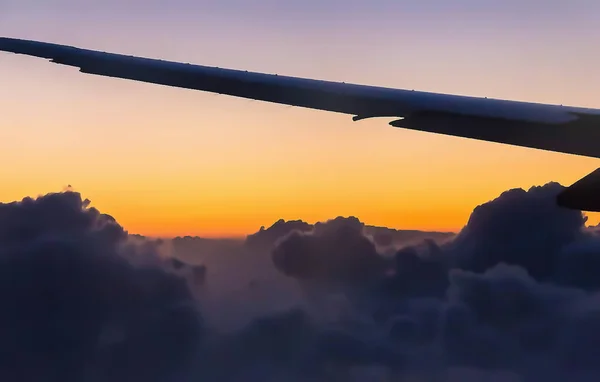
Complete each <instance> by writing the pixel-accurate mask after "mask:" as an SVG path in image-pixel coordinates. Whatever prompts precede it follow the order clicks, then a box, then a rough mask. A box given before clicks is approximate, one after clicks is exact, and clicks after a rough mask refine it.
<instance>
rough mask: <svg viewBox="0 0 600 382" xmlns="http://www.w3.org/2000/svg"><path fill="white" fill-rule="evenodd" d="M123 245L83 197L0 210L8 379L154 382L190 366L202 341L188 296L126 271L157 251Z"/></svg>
mask: <svg viewBox="0 0 600 382" xmlns="http://www.w3.org/2000/svg"><path fill="white" fill-rule="evenodd" d="M127 239H128V235H127V233H126V232H125V231H124V230H123V228H122V227H121V226H119V225H118V224H117V223H116V222H115V220H114V219H113V218H112V217H110V216H108V215H103V214H100V213H99V212H98V211H97V210H96V209H94V208H90V207H89V202H88V201H84V200H82V199H81V196H80V195H79V194H78V193H74V192H65V193H60V194H49V195H46V196H43V197H39V198H37V199H31V198H26V199H23V200H22V201H20V202H15V203H10V204H2V205H0V306H2V315H0V333H1V334H0V337H1V338H2V341H1V342H0V348H1V351H2V354H3V357H1V359H0V376H1V379H2V380H6V381H15V380H57V381H58V380H61V381H82V380H89V381H95V380H101V379H102V380H103V379H111V380H116V381H125V380H135V379H143V380H148V381H152V380H166V378H167V377H170V376H172V375H173V374H174V373H175V374H176V373H179V372H180V371H181V370H183V369H184V368H185V367H186V362H187V361H189V358H190V356H191V355H192V354H194V351H195V347H197V346H198V344H199V341H200V339H201V334H202V322H201V320H200V317H199V316H198V315H197V314H196V309H195V302H194V300H193V298H192V295H191V294H190V292H189V290H188V288H187V285H186V283H185V280H183V279H180V278H178V277H176V276H174V275H172V274H170V273H169V272H168V271H167V270H165V269H163V268H161V267H157V266H155V265H154V264H153V263H152V262H147V264H148V265H146V266H144V265H143V264H138V265H133V264H132V263H131V262H129V260H128V259H133V258H134V257H136V256H137V255H140V257H142V258H144V259H145V261H148V260H150V258H149V256H150V254H149V253H148V250H150V249H151V246H150V247H145V248H143V249H140V247H139V246H137V245H130V243H128V241H127ZM154 255H155V256H156V258H155V259H158V254H156V253H155V254H154ZM157 263H158V262H157Z"/></svg>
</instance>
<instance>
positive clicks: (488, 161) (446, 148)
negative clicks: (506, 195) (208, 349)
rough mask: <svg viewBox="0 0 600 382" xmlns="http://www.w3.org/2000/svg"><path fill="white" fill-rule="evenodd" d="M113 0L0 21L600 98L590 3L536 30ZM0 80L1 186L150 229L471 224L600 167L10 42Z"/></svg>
mask: <svg viewBox="0 0 600 382" xmlns="http://www.w3.org/2000/svg"><path fill="white" fill-rule="evenodd" d="M177 1H179V2H182V1H183V0H177ZM381 1H383V0H381ZM38 3H39V2H38ZM67 3H69V1H67V0H65V1H61V2H60V4H63V6H65V7H66V6H67V5H68V4H67ZM71 3H73V4H75V2H74V1H73V2H71ZM384 3H385V4H388V3H387V2H384ZM509 3H510V4H513V2H511V1H509V2H507V4H509ZM23 4H25V5H23ZM39 4H41V3H39ZM65 4H67V5H65ZM115 4H116V3H115V2H113V1H108V2H107V3H106V4H105V5H103V7H104V8H102V9H99V10H95V11H94V12H92V11H90V12H89V13H86V12H87V11H86V10H83V9H78V10H77V12H75V11H73V12H66V11H65V12H60V9H59V10H55V12H54V13H43V14H42V12H39V9H40V8H39V6H38V8H35V7H36V4H35V1H33V0H28V1H24V2H22V3H20V2H14V3H13V4H11V7H9V9H8V12H7V13H6V15H2V17H3V18H4V19H0V21H1V22H2V25H3V26H2V28H0V35H6V36H14V37H21V38H33V39H40V40H46V41H53V42H58V43H66V44H74V45H80V46H84V47H88V48H92V49H95V48H97V49H104V50H110V51H115V52H121V53H130V54H139V55H145V56H150V57H158V58H165V59H171V60H180V61H187V62H193V63H199V64H207V65H216V66H222V67H232V68H239V69H248V70H258V71H265V72H271V73H272V72H277V73H281V74H288V75H295V76H304V77H313V78H321V79H329V80H343V81H347V82H356V83H364V84H372V85H383V86H391V87H400V88H414V89H418V90H427V91H437V92H447V93H457V94H469V95H476V96H489V97H496V98H508V99H519V100H528V101H537V102H550V103H564V104H571V105H576V106H591V107H600V103H598V97H597V95H598V93H597V91H598V89H600V76H599V75H598V70H597V68H598V67H600V53H597V52H598V51H597V49H596V50H594V49H592V50H590V49H589V46H595V45H593V44H595V43H596V42H599V41H600V33H599V32H598V29H597V28H596V29H592V24H589V25H588V24H587V23H586V22H585V21H586V20H587V19H586V18H585V15H586V14H588V13H589V12H590V11H591V10H590V9H581V11H580V12H581V13H573V14H567V15H566V16H565V13H564V12H563V13H562V14H561V15H562V19H561V20H562V21H561V23H562V24H560V25H559V26H557V25H555V24H552V23H551V21H553V20H555V19H554V18H555V17H556V20H559V17H558V15H551V14H546V13H542V14H541V16H539V17H540V20H541V21H540V22H539V23H538V24H535V28H534V27H533V26H532V24H531V23H530V24H527V23H523V25H520V24H519V25H516V26H515V25H514V23H515V21H514V18H512V19H509V18H506V20H504V21H503V19H501V17H500V16H498V17H497V18H495V19H490V20H492V21H494V23H491V22H488V23H487V24H484V23H481V22H480V21H478V20H480V19H479V18H474V17H472V16H469V15H468V14H467V15H466V16H465V14H462V13H461V14H460V15H462V16H461V17H456V18H455V21H452V20H454V19H452V18H449V17H445V18H444V17H443V15H442V14H441V13H440V15H438V16H435V15H433V16H432V15H431V14H430V15H429V18H426V17H425V16H423V15H421V19H419V18H418V17H417V16H418V15H416V14H415V16H414V17H413V18H410V22H407V23H404V24H395V25H392V26H390V24H389V23H387V22H381V21H377V22H376V21H375V20H376V17H375V16H378V17H385V13H386V12H384V11H385V9H383V8H382V11H381V14H380V15H371V16H369V17H370V18H369V17H367V19H366V20H365V17H363V18H362V19H361V18H360V17H359V16H360V15H354V14H346V15H340V16H339V17H338V16H335V15H330V16H329V17H330V19H329V20H333V22H325V21H324V22H323V23H320V22H319V23H317V22H316V21H310V20H311V13H310V12H308V11H307V12H306V14H298V13H295V14H294V16H290V15H288V17H293V18H294V19H293V20H295V21H296V23H295V24H294V23H292V24H286V25H283V24H284V23H283V22H279V23H276V22H274V21H273V22H272V23H270V22H269V21H268V20H266V19H265V20H262V21H261V22H258V21H257V18H258V16H256V15H252V14H249V15H246V16H244V15H242V14H240V12H238V13H236V12H233V13H227V11H226V10H222V11H219V9H218V7H217V6H216V5H215V9H213V10H212V13H211V17H210V18H207V17H208V16H206V12H202V10H200V9H196V10H193V9H186V10H185V12H183V11H181V12H180V13H178V12H175V11H174V12H172V13H168V14H160V12H159V10H156V13H153V12H151V11H148V12H147V13H144V14H140V15H136V19H135V22H134V21H131V20H130V19H127V18H126V17H122V18H115V17H114V15H113V16H111V12H112V9H111V8H110V7H116V5H115ZM298 4H299V3H298ZM306 4H308V5H306V6H307V7H310V6H314V7H316V5H313V4H312V3H310V2H309V3H306ZM440 4H441V3H440ZM515 4H516V3H515ZM586 4H587V3H586ZM388 5H389V4H388ZM389 6H391V5H389ZM592 6H593V5H591V3H590V5H589V7H592ZM382 7H383V3H382ZM599 8H600V7H599ZM36 9H37V10H38V11H36ZM115 9H116V8H115ZM285 11H286V10H285V7H283V8H278V9H277V12H282V14H285ZM417 11H418V10H414V12H417ZM598 11H600V9H598ZM193 12H196V13H193ZM219 12H221V13H219ZM315 12H317V11H316V10H315ZM190 13H193V14H194V15H195V16H196V18H194V17H192V16H190ZM159 14H160V15H161V16H160V17H159ZM507 14H508V13H507ZM596 14H597V12H596ZM508 15H509V16H510V14H508ZM396 16H397V15H396ZM111 17H112V18H111ZM244 17H246V18H244ZM282 17H283V16H282ZM336 17H337V18H336ZM352 17H354V19H353V18H352ZM434 17H438V18H439V21H440V23H439V24H437V25H438V26H437V27H432V18H434ZM490 17H491V16H490ZM494 17H496V16H494ZM506 17H508V16H506ZM569 17H570V19H569ZM565 18H566V19H567V21H569V20H570V22H571V24H569V23H568V22H567V21H564V20H565ZM23 20H28V21H29V22H28V23H24V22H23ZM157 20H162V22H163V24H160V25H159V27H157V25H158V24H157ZM240 20H242V22H240ZM348 20H349V21H348ZM358 20H362V21H360V22H359V21H358ZM351 21H355V23H352V22H351ZM384 21H385V20H384ZM388 21H391V20H388ZM538 21H539V20H538ZM542 21H543V22H542ZM311 22H313V24H310V23H311ZM556 22H558V21H556ZM509 23H512V24H510V25H509ZM34 24H35V27H31V25H34ZM440 25H441V26H440ZM490 25H491V26H490ZM527 25H530V26H529V27H528V26H527ZM594 25H595V24H594ZM107 26H110V28H108V27H107ZM509 27H510V28H509ZM544 28H546V29H544ZM561 28H562V29H561ZM594 31H595V32H594ZM591 44H592V45H591ZM0 84H2V86H0V102H1V104H2V108H1V110H2V113H1V115H0V160H1V161H2V163H3V165H2V166H0V177H1V179H2V180H3V182H2V187H1V188H0V200H2V201H12V200H16V199H21V198H22V197H23V196H26V195H37V194H42V193H46V192H50V191H60V190H62V189H63V188H64V187H65V186H66V185H67V184H71V185H73V187H74V189H75V190H77V191H80V192H81V193H82V194H83V196H84V197H87V198H89V199H91V200H92V204H93V205H94V206H96V207H97V208H99V209H100V210H101V211H103V212H106V213H109V214H111V215H113V216H114V217H115V218H116V219H117V220H118V221H119V222H120V223H121V224H122V225H123V226H125V227H126V228H127V229H129V230H130V231H132V232H135V233H141V234H147V235H159V236H167V235H184V234H194V235H195V234H198V235H204V236H223V235H226V236H231V235H242V234H246V233H250V232H254V231H256V230H257V229H258V228H259V227H260V226H261V225H270V224H271V223H273V222H274V221H275V220H277V219H279V218H285V219H296V218H301V219H304V220H307V221H309V222H314V221H317V220H323V219H327V218H332V217H335V216H338V215H355V216H357V217H359V218H360V219H361V220H363V221H364V222H366V223H369V224H376V225H386V226H390V227H396V228H411V229H415V228H416V229H432V230H458V229H460V228H461V227H462V226H463V225H464V224H465V223H466V220H467V219H468V216H469V214H470V212H471V211H472V209H473V207H475V206H476V205H477V204H480V203H483V202H486V201H488V200H490V199H492V198H494V197H496V196H497V195H498V194H499V193H500V192H502V191H503V190H506V189H508V188H513V187H525V188H528V187H530V186H532V185H537V184H543V183H546V182H548V181H552V180H554V181H559V182H561V183H562V184H565V185H568V184H571V183H573V182H574V181H576V180H577V179H579V178H581V177H583V176H584V175H586V174H587V173H589V172H591V171H592V170H594V169H596V168H597V167H600V165H599V162H598V161H597V160H595V159H590V158H581V157H576V156H569V155H563V154H556V153H548V152H542V151H538V150H530V149H524V148H515V147H509V146H504V145H500V144H494V143H484V142H476V141H471V140H466V139H460V138H452V137H443V136H437V135H432V134H427V133H421V132H413V131H404V130H400V129H395V128H393V127H390V126H388V125H387V122H388V120H387V119H375V120H367V121H361V122H352V121H351V118H350V117H349V116H345V115H337V114H332V113H326V112H318V111H311V110H305V109H299V108H289V107H285V106H279V105H272V104H266V103H260V102H256V101H248V100H240V99H235V98H230V97H226V96H216V95H212V94H206V93H202V92H196V91H190V90H183V89H173V88H166V87H161V86H157V85H149V84H142V83H135V82H129V81H124V80H118V79H110V78H102V77H93V76H88V75H83V74H80V73H78V72H77V70H74V69H72V68H67V67H60V66H56V65H51V64H49V63H46V62H44V61H43V60H38V59H33V58H27V57H20V56H14V55H0ZM598 221H599V218H598V217H597V216H596V215H594V216H592V222H594V223H597V222H598Z"/></svg>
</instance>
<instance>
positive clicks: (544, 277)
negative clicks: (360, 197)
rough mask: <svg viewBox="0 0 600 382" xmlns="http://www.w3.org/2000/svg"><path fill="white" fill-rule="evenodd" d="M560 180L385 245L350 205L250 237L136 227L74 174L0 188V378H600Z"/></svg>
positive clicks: (585, 287) (595, 244) (581, 258)
mask: <svg viewBox="0 0 600 382" xmlns="http://www.w3.org/2000/svg"><path fill="white" fill-rule="evenodd" d="M561 189H562V186H560V185H558V184H555V183H551V184H548V185H545V186H542V187H534V188H532V189H530V190H528V191H525V190H510V191H507V192H505V193H503V194H502V195H500V196H499V197H498V198H496V199H495V200H492V201H490V202H488V203H485V204H483V205H481V206H479V207H477V208H476V209H475V210H474V212H473V214H472V216H471V218H470V220H469V222H468V223H467V225H466V226H465V228H464V229H463V230H462V231H461V232H460V233H459V234H458V235H457V236H456V237H455V238H454V239H453V240H451V241H450V242H443V243H441V242H436V241H433V240H425V241H423V242H422V243H420V244H418V245H416V244H415V245H411V246H405V247H403V248H401V249H399V250H398V251H396V253H395V254H394V255H393V256H391V257H390V256H388V254H387V253H380V252H379V251H380V249H378V247H377V246H376V245H375V244H374V242H373V239H372V236H371V233H370V232H368V229H366V226H365V225H364V223H362V222H360V221H359V220H358V219H356V218H353V217H350V218H342V217H338V218H336V219H333V220H330V221H327V222H323V223H317V224H315V225H313V226H310V229H305V228H307V227H306V226H305V225H297V224H296V223H294V224H291V225H289V224H285V222H278V223H276V225H275V227H276V228H275V229H269V230H264V231H261V232H262V233H260V235H255V236H253V237H254V238H258V236H262V237H263V238H265V240H262V239H261V240H256V243H260V245H249V244H248V243H249V242H250V241H252V240H247V241H246V243H244V242H241V241H237V242H232V241H219V242H217V241H211V240H209V239H201V238H177V239H176V240H174V241H172V242H171V241H169V240H163V241H156V240H150V239H148V238H144V237H139V236H135V235H129V234H128V233H127V232H126V231H125V230H124V229H123V228H122V227H121V226H120V225H119V224H118V223H117V222H116V221H115V220H114V219H113V218H111V217H110V216H108V215H104V214H101V213H100V212H98V211H97V210H96V209H94V208H92V207H90V203H89V202H88V201H86V200H82V198H81V196H80V195H79V194H78V193H75V192H72V191H69V190H68V191H66V192H63V193H58V194H49V195H45V196H42V197H39V198H36V199H31V198H26V199H24V200H23V201H20V202H15V203H10V204H0V261H1V262H2V264H1V267H0V304H2V308H3V314H2V315H0V334H1V336H2V337H1V338H2V342H0V350H2V352H3V354H4V355H5V356H4V357H3V358H2V359H0V377H2V378H3V380H7V381H12V380H23V379H44V380H61V381H81V380H86V381H100V380H108V379H110V380H116V381H125V380H127V381H129V380H144V381H160V382H163V381H165V382H172V381H187V380H207V381H227V382H229V381H231V382H237V381H280V380H286V381H329V380H345V381H358V380H360V381H370V380H387V381H392V380H400V381H407V380H436V381H442V382H450V381H469V382H470V381H481V380H486V381H487V380H491V381H501V382H509V381H511V382H512V381H525V382H529V381H540V380H543V381H563V380H569V381H575V382H584V381H592V380H598V377H600V366H599V365H600V362H599V361H600V350H598V346H597V344H598V342H600V325H599V324H598V322H600V320H599V318H600V316H599V315H600V282H598V281H597V280H598V279H599V277H598V275H599V274H600V257H599V256H600V238H599V237H598V236H597V233H595V232H593V231H590V230H586V229H585V227H584V224H585V217H584V216H583V215H582V214H581V213H579V212H576V211H570V210H564V209H561V208H559V207H557V206H556V205H555V204H554V203H553V198H554V196H555V195H556V194H557V193H558V192H560V190H561ZM298 227H299V228H298ZM266 231H269V232H268V233H267V232H266ZM279 235H281V236H279ZM273 244H275V246H274V247H273V248H272V247H271V246H272V245H273ZM169 245H170V246H171V247H172V248H171V249H170V250H169V251H165V250H164V248H165V246H169ZM270 248H272V251H270V250H269V249H270ZM194 277H195V281H194Z"/></svg>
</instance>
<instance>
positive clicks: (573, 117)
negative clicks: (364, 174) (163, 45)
mask: <svg viewBox="0 0 600 382" xmlns="http://www.w3.org/2000/svg"><path fill="white" fill-rule="evenodd" d="M0 51H6V52H12V53H17V54H25V55H30V56H36V57H41V58H45V59H49V60H50V61H51V62H53V63H56V64H62V65H69V66H74V67H78V68H79V69H80V72H82V73H88V74H95V75H101V76H109V77H117V78H123V79H129V80H135V81H143V82H148V83H153V84H160V85H167V86H174V87H180V88H187V89H196V90H202V91H207V92H213V93H220V94H226V95H231V96H236V97H243V98H250V99H255V100H260V101H267V102H273V103H279V104H285V105H293V106H300V107H306V108H311V109H318V110H325V111H331V112H338V113H344V114H351V115H353V116H354V118H353V119H354V120H360V119H364V118H370V117H392V118H394V117H398V118H399V119H397V120H394V121H392V122H390V125H392V126H395V127H400V128H406V129H413V130H420V131H427V132H431V133H438V134H445V135H453V136H458V137H464V138H472V139H478V140H484V141H491V142H499V143H505V144H511V145H517V146H524V147H530V148H536V149H542V150H550V151H557V152H562V153H568V154H576V155H583V156H590V157H596V158H600V144H599V143H600V110H598V109H586V108H578V107H567V106H557V105H545V104H537V103H528V102H517V101H505V100H498V99H487V98H475V97H466V96H457V95H448V94H436V93H428V92H420V91H412V90H403V89H391V88H383V87H375V86H366V85H355V84H346V83H339V82H330V81H320V80H313V79H305V78H296V77H288V76H278V75H272V74H264V73H254V72H248V71H242V70H232V69H221V68H214V67H207V66H200V65H191V64H183V63H178V62H169V61H163V60H156V59H149V58H143V57H133V56H127V55H122V54H115V53H105V52H100V51H94V50H89V49H81V48H76V47H72V46H65V45H58V44H52V43H45V42H38V41H30V40H20V39H13V38H0Z"/></svg>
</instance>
